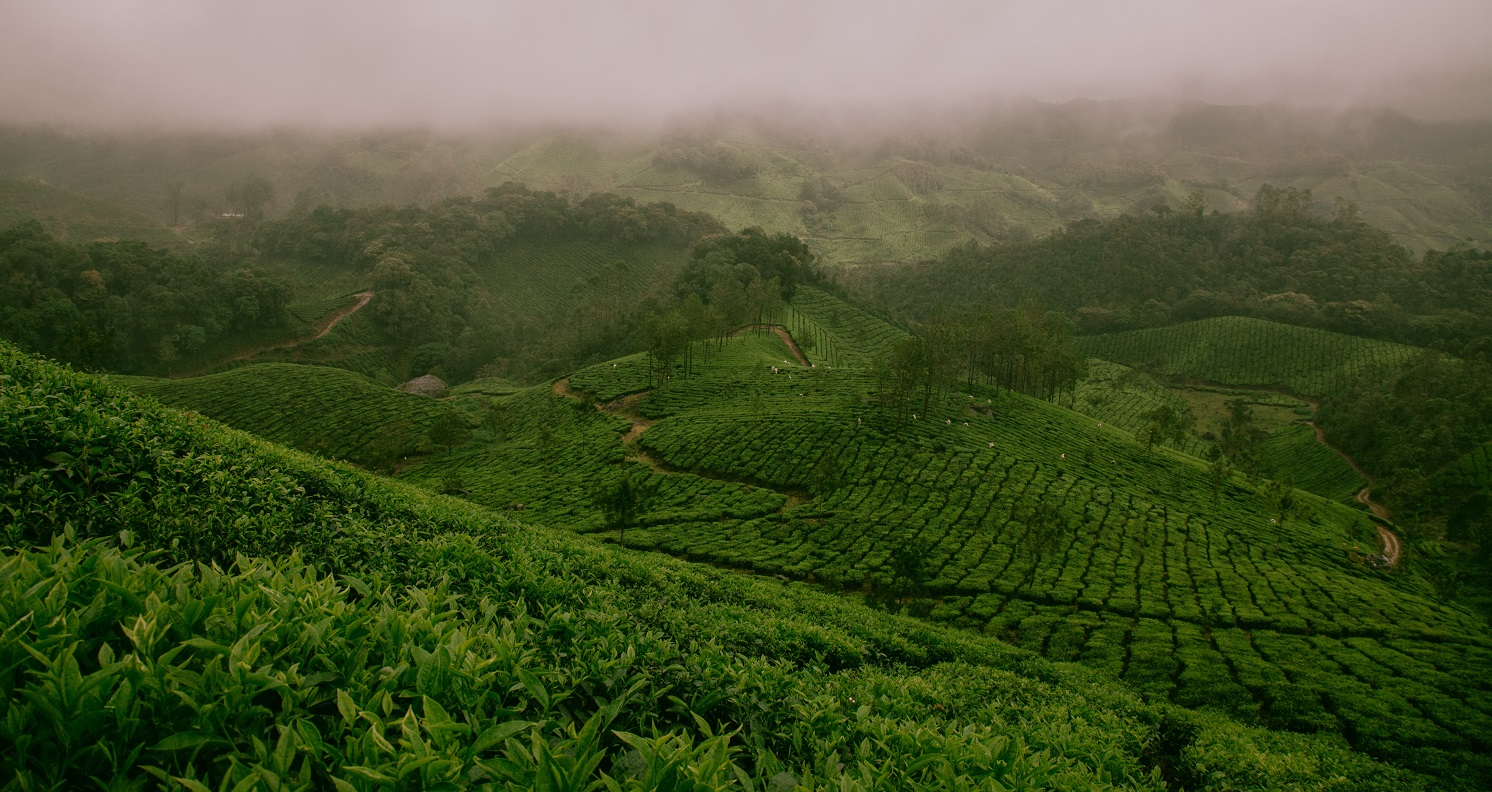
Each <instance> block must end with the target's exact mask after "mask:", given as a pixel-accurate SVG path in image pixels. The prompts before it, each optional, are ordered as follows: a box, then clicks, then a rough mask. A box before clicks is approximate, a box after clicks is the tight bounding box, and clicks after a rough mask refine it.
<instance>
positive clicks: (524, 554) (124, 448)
mask: <svg viewBox="0 0 1492 792" xmlns="http://www.w3.org/2000/svg"><path fill="white" fill-rule="evenodd" d="M0 373H3V376H4V378H5V381H6V383H7V385H6V388H5V389H4V390H3V391H0V417H3V420H0V428H3V436H0V437H3V442H4V446H5V448H6V449H7V453H6V454H5V455H4V457H3V462H0V472H3V476H4V480H6V481H11V482H13V484H11V486H10V487H8V488H7V489H6V490H5V491H4V492H3V493H0V503H3V505H4V506H5V508H6V509H7V511H8V513H9V515H10V521H9V522H8V524H7V526H6V528H5V532H4V537H5V541H4V546H5V547H4V557H3V561H0V568H3V569H4V570H5V574H4V576H3V582H0V585H3V586H4V587H5V591H6V596H5V597H3V598H0V611H3V615H4V617H5V619H6V623H8V624H12V625H13V626H12V627H11V628H10V629H9V630H7V631H6V633H5V634H4V636H3V637H0V657H3V659H4V662H5V664H6V667H7V668H11V669H14V670H15V673H14V675H9V676H8V677H7V678H8V680H10V681H8V682H7V684H6V686H5V695H6V698H7V706H8V710H7V711H8V713H9V714H8V716H7V718H6V719H5V721H4V723H3V725H0V730H3V732H0V733H3V735H4V739H3V740H0V746H3V747H0V751H3V752H4V753H3V755H4V763H5V765H6V766H7V767H10V768H12V770H13V772H14V773H16V774H17V775H16V776H15V780H16V783H18V784H22V785H43V786H76V785H79V784H85V783H89V779H92V780H95V781H103V782H106V783H111V784H115V785H119V784H127V785H140V784H148V783H151V782H152V780H155V781H159V782H161V783H165V784H172V783H173V779H174V783H175V784H180V785H183V786H187V787H189V788H194V789H195V788H203V787H206V788H215V787H218V786H220V785H232V784H237V785H240V786H247V785H253V784H256V783H257V784H269V785H273V784H280V783H291V784H294V785H297V786H332V785H333V783H335V786H336V787H337V788H341V789H374V788H383V787H385V786H387V785H389V784H393V783H396V782H397V783H400V784H403V785H412V786H421V787H427V788H429V787H437V786H441V787H450V786H483V787H492V788H531V787H533V786H534V785H536V784H549V785H551V786H554V785H557V784H563V785H564V787H565V788H571V787H573V788H580V787H583V786H587V785H589V784H590V783H592V782H599V781H604V780H605V779H608V778H609V779H612V780H613V781H614V782H615V783H617V784H620V785H622V786H620V787H619V788H639V789H641V788H655V787H657V786H659V785H669V784H677V783H679V782H680V781H685V780H687V781H693V782H699V783H702V784H706V785H709V786H710V787H711V788H726V787H731V786H735V785H741V786H743V787H745V788H774V789H788V788H822V787H824V786H827V785H834V786H837V787H842V788H920V787H933V786H935V787H939V788H975V787H979V788H984V787H988V786H989V785H991V784H995V783H998V784H1000V785H1002V786H1019V787H1049V788H1052V787H1055V788H1078V787H1081V788H1091V789H1107V788H1125V789H1160V788H1162V785H1163V784H1164V783H1169V784H1171V785H1172V786H1174V785H1176V784H1182V785H1185V786H1187V787H1188V788H1195V789H1213V788H1216V789H1224V788H1239V787H1254V788H1276V787H1283V786H1290V787H1292V788H1299V789H1324V788H1327V787H1330V788H1342V785H1343V784H1346V785H1348V786H1350V787H1351V788H1358V789H1385V790H1386V789H1405V788H1414V787H1416V786H1418V785H1419V783H1420V782H1421V781H1422V780H1423V779H1416V778H1414V777H1412V776H1408V775H1406V774H1404V773H1402V772H1401V771H1396V770H1393V769H1392V768H1388V767H1385V766H1383V765H1378V764H1375V763H1372V762H1370V761H1367V760H1365V759H1363V758H1362V757H1360V756H1358V755H1355V754H1353V753H1351V752H1349V751H1347V750H1345V749H1344V748H1343V747H1341V746H1340V745H1339V744H1336V743H1334V742H1332V741H1329V740H1323V739H1320V738H1313V737H1303V736H1298V735H1289V734H1273V733H1268V732H1263V731H1259V730H1251V729H1246V728H1241V727H1239V726H1237V725H1236V724H1231V723H1229V722H1228V721H1226V720H1225V719H1222V718H1219V717H1217V716H1215V715H1206V714H1200V713H1186V712H1183V711H1180V710H1175V709H1171V708H1163V707H1162V708H1158V707H1155V706H1151V705H1145V704H1141V703H1140V702H1138V701H1137V700H1136V699H1134V698H1133V697H1131V696H1129V695H1127V694H1124V693H1122V692H1118V691H1116V690H1115V689H1113V688H1111V687H1108V686H1106V685H1104V684H1102V683H1094V682H1092V681H1085V680H1082V679H1081V678H1080V677H1081V676H1082V675H1080V674H1075V673H1074V672H1073V671H1072V670H1071V669H1070V668H1068V667H1066V666H1063V665H1061V664H1049V663H1045V662H1042V661H1039V660H1036V659H1034V658H1031V657H1030V656H1029V655H1026V654H1024V653H1021V652H1018V651H1016V650H1011V649H1006V648H1004V647H1002V645H1001V644H999V643H998V642H995V641H992V640H990V639H987V638H981V637H978V636H974V635H971V634H968V633H963V632H959V631H951V630H947V629H945V628H940V627H935V626H928V625H924V624H921V623H919V622H917V621H914V620H909V619H905V618H898V617H894V616H888V615H885V614H878V613H875V612H873V611H870V610H867V609H865V608H863V607H860V606H857V605H855V604H853V603H851V602H848V601H845V600H843V599H840V598H836V597H832V596H828V595H825V594H821V593H817V592H815V591H813V590H812V589H809V588H806V587H803V586H800V585H795V584H789V585H783V584H781V583H778V582H776V581H770V580H761V579H754V578H750V577H743V576H739V575H733V574H729V573H724V572H718V571H711V570H708V569H705V568H700V567H692V566H689V565H685V564H680V563H678V562H676V561H672V560H670V559H665V558H659V557H657V556H648V555H639V554H635V553H630V552H627V551H621V550H608V549H605V548H602V547H598V546H596V545H594V544H592V543H590V542H588V541H585V540H583V539H579V538H575V537H573V536H569V535H566V534H564V533H556V532H550V531H545V530H540V529H533V528H529V527H526V526H523V525H521V524H518V523H514V522H512V521H508V520H504V519H502V518H499V517H496V516H494V515H492V514H491V513H489V512H486V511H484V510H482V509H480V508H476V507H473V506H470V505H467V504H463V503H461V502H459V501H454V500H450V499H446V498H440V497H432V496H429V495H426V494H423V493H421V492H419V491H417V490H412V489H409V488H407V487H403V486H401V485H398V484H396V483H392V482H386V481H381V480H378V479H375V478H372V477H369V476H367V475H365V474H361V473H358V472H356V471H354V470H351V469H348V468H345V467H342V466H339V465H335V464H330V463H326V462H323V461H319V460H317V459H315V458H312V457H309V456H306V455H303V454H299V453H296V452H291V451H286V450H283V449H281V448H278V447H275V446H272V445H268V444H265V443H263V442H260V441H257V440H253V439H251V438H249V437H247V436H245V435H242V434H240V433H237V432H232V431H227V430H224V429H222V428H221V427H219V426H217V425H216V424H213V423H212V422H210V421H207V420H205V419H202V418H199V417H195V416H190V415H184V414H180V413H175V412H172V411H170V410H166V409H163V408H160V407H157V406H154V405H152V404H150V403H148V402H145V401H141V400H138V399H136V398H133V397H130V396H127V395H125V394H123V393H122V392H120V391H118V390H115V389H111V388H109V387H107V386H105V385H104V384H103V383H101V382H100V381H99V380H96V379H93V378H90V377H87V376H82V375H77V374H73V373H71V372H68V371H66V370H64V369H60V368H58V367H56V366H54V365H51V364H47V363H44V362H41V361H38V360H36V359H34V358H29V357H26V356H23V355H20V354H18V353H17V352H15V351H14V350H13V349H12V348H10V347H8V346H5V347H0ZM75 533H76V535H77V537H78V539H82V538H84V537H98V538H96V539H92V540H88V541H82V542H79V541H78V539H75V538H74V535H75ZM115 537H118V538H120V539H122V540H123V542H122V544H120V545H116V544H114V542H115ZM142 548H143V549H145V550H148V551H151V552H148V553H142V552H141V549H142ZM175 561H196V562H199V563H195V564H184V565H181V566H171V564H172V563H173V562H175ZM28 614H29V617H28ZM380 669H381V670H380Z"/></svg>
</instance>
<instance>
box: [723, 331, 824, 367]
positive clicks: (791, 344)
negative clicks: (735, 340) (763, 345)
mask: <svg viewBox="0 0 1492 792" xmlns="http://www.w3.org/2000/svg"><path fill="white" fill-rule="evenodd" d="M747 330H771V331H772V332H774V333H776V334H777V337H778V338H781V339H782V342H783V343H784V344H787V348H788V349H791V350H792V351H793V357H795V358H797V359H798V365H800V366H802V367H803V368H813V364H812V363H809V362H808V356H807V355H804V354H803V350H801V349H799V348H798V342H797V341H794V340H793V336H792V334H791V333H789V332H788V331H787V328H785V327H783V326H782V325H767V324H759V325H746V326H745V327H743V328H741V329H740V330H737V331H736V332H734V333H731V335H733V336H738V335H741V334H742V333H744V332H746V331H747Z"/></svg>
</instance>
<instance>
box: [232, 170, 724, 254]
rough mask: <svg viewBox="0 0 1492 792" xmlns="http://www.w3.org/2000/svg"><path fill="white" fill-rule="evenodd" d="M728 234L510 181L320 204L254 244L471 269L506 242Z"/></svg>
mask: <svg viewBox="0 0 1492 792" xmlns="http://www.w3.org/2000/svg"><path fill="white" fill-rule="evenodd" d="M722 230H724V229H723V228H721V226H720V224H719V222H717V221H716V220H715V219H714V218H712V217H710V216H709V215H706V214H703V213H700V212H686V211H683V210H680V209H679V208H677V207H675V206H674V205H673V204H670V203H654V204H645V205H639V204H638V203H637V202H636V201H634V200H632V199H631V198H622V197H620V196H617V195H613V194H611V193H596V194H593V195H590V196H588V197H586V198H584V199H582V200H580V201H576V202H572V201H571V200H570V199H569V197H567V196H564V195H561V194H558V193H553V192H543V191H533V190H530V189H528V188H527V187H526V186H524V185H522V184H520V183H518V182H507V183H504V184H503V185H502V186H501V187H494V188H492V189H490V190H487V191H486V192H485V193H483V194H482V196H481V197H479V198H464V197H463V198H449V199H447V200H444V201H441V202H439V203H436V204H434V205H432V206H429V207H421V206H416V205H412V204H411V205H407V206H379V207H370V208H365V209H334V208H332V207H330V206H318V207H316V208H315V209H312V210H311V211H309V212H307V213H305V214H301V215H298V216H295V217H291V218H289V219H286V220H282V221H277V222H270V223H265V224H263V225H261V226H260V227H259V231H258V235H257V238H256V246H257V247H258V249H259V250H260V251H262V252H263V253H266V254H269V255H273V256H279V257H285V258H296V259H303V260H307V261H319V262H333V263H342V264H348V265H351V266H357V267H362V268H371V267H372V266H373V265H375V264H377V263H378V261H379V260H380V259H381V258H382V257H383V255H384V254H385V253H386V252H389V251H394V250H399V251H406V252H413V251H429V252H434V253H440V254H442V255H447V256H452V257H456V258H461V259H464V260H465V261H466V262H467V263H472V262H474V261H476V260H478V259H480V258H482V257H483V256H486V255H489V254H491V253H492V252H494V251H496V250H499V249H500V248H501V247H502V246H503V245H505V244H510V243H514V242H521V241H547V240H554V239H561V238H576V237H579V238H586V239H591V240H593V241H597V242H621V243H642V242H668V243H675V244H688V243H689V242H692V241H693V240H695V239H697V238H699V237H700V236H702V235H704V234H708V233H716V232H719V231H722Z"/></svg>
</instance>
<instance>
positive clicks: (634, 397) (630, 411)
mask: <svg viewBox="0 0 1492 792" xmlns="http://www.w3.org/2000/svg"><path fill="white" fill-rule="evenodd" d="M550 389H551V390H553V391H554V393H555V395H558V396H563V397H565V398H567V399H575V400H576V401H584V399H585V397H584V395H583V394H581V393H580V392H578V391H576V390H574V389H573V388H571V387H570V380H569V379H560V380H555V383H554V385H552V386H551V388H550ZM646 397H647V394H646V393H634V394H631V395H629V396H623V397H621V398H619V399H613V400H611V401H609V402H607V403H605V404H597V405H596V409H597V410H600V411H601V412H604V413H609V414H611V415H615V416H617V417H619V418H625V419H627V420H628V421H629V422H631V424H632V425H631V426H630V427H629V428H628V429H627V431H626V432H625V433H623V434H622V437H621V440H622V448H623V449H624V452H625V458H626V459H627V460H628V461H629V462H638V463H641V464H644V465H647V466H648V468H649V469H650V470H652V471H653V472H654V473H661V474H663V475H674V474H678V473H688V474H689V475H691V476H698V477H700V478H707V479H713V480H716V481H729V482H731V483H733V484H744V485H746V486H750V487H757V488H759V489H765V490H771V491H773V492H776V493H778V494H779V495H782V496H784V497H786V498H787V502H786V503H784V504H783V505H782V508H781V509H779V510H778V511H779V513H781V512H785V511H787V510H788V509H791V508H793V507H794V506H799V505H801V504H803V503H806V502H807V501H808V496H807V495H806V494H804V493H801V492H797V491H793V490H783V489H778V488H775V487H771V486H768V485H765V484H761V483H756V482H750V481H739V480H737V479H733V478H730V477H727V476H717V475H713V474H709V473H701V472H698V471H692V470H686V471H680V470H676V469H673V468H669V467H668V466H667V465H664V464H663V462H662V461H660V460H659V459H658V458H656V457H654V456H652V455H651V454H649V453H648V452H647V451H646V450H644V449H643V447H642V446H641V445H639V444H638V442H637V438H639V437H641V436H642V433H643V432H645V431H647V430H648V427H650V426H652V425H653V421H651V420H649V419H647V418H644V417H642V415H641V413H639V412H638V411H637V405H638V404H639V403H640V402H641V401H642V400H643V399H644V398H646Z"/></svg>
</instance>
